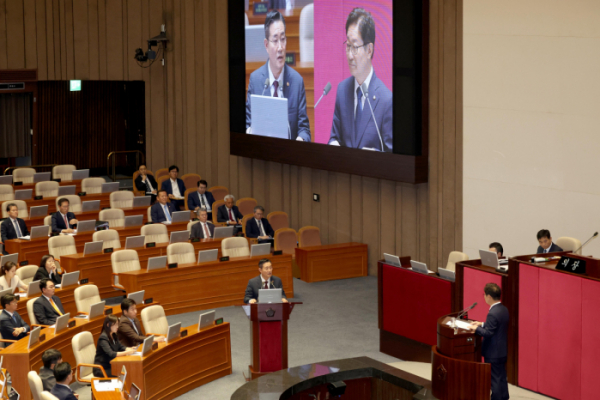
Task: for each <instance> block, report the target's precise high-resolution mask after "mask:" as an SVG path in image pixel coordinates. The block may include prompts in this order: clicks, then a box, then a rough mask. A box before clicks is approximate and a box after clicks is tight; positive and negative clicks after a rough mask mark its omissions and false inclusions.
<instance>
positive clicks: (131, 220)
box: [125, 199, 144, 228]
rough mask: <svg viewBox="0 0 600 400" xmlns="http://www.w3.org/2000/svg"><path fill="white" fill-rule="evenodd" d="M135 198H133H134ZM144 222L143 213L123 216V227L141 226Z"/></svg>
mask: <svg viewBox="0 0 600 400" xmlns="http://www.w3.org/2000/svg"><path fill="white" fill-rule="evenodd" d="M134 200H135V199H134ZM143 224H144V216H143V215H127V216H125V227H126V228H127V227H129V226H142V225H143Z"/></svg>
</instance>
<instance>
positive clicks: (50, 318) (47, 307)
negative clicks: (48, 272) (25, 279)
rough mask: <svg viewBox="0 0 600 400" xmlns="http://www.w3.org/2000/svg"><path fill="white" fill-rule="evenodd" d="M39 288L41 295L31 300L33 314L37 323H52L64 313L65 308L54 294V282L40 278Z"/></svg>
mask: <svg viewBox="0 0 600 400" xmlns="http://www.w3.org/2000/svg"><path fill="white" fill-rule="evenodd" d="M40 290H41V291H42V295H41V296H40V297H38V298H37V300H36V301H34V302H33V314H34V315H35V319H36V320H37V323H38V324H40V325H54V323H55V322H56V319H57V318H58V317H60V316H62V315H63V314H64V313H65V309H64V307H63V305H62V303H61V302H60V299H59V298H58V296H55V295H54V291H55V290H56V289H55V287H54V282H52V281H51V280H50V279H42V280H41V281H40Z"/></svg>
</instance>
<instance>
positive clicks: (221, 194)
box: [208, 186, 229, 201]
mask: <svg viewBox="0 0 600 400" xmlns="http://www.w3.org/2000/svg"><path fill="white" fill-rule="evenodd" d="M208 191H209V192H210V193H211V194H212V195H213V197H214V198H215V201H219V200H224V199H225V196H227V195H228V194H229V189H227V188H226V187H225V186H213V187H211V188H210V189H208Z"/></svg>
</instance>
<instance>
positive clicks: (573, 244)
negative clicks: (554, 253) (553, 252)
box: [554, 236, 582, 254]
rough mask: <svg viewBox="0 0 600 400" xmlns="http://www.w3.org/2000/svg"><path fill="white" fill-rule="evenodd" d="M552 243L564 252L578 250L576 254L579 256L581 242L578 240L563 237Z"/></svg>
mask: <svg viewBox="0 0 600 400" xmlns="http://www.w3.org/2000/svg"><path fill="white" fill-rule="evenodd" d="M554 243H556V245H557V246H558V247H560V248H561V249H563V250H564V251H575V250H577V249H579V250H577V254H581V250H582V249H581V241H580V240H579V239H575V238H572V237H567V236H563V237H559V238H558V239H556V241H555V242H554Z"/></svg>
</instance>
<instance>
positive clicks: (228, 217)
mask: <svg viewBox="0 0 600 400" xmlns="http://www.w3.org/2000/svg"><path fill="white" fill-rule="evenodd" d="M224 200H225V204H223V205H222V206H221V207H219V209H218V210H217V222H226V223H227V225H236V224H241V223H242V218H244V216H243V215H242V213H241V212H240V210H239V209H238V208H237V206H235V205H234V204H233V203H234V202H235V197H234V196H233V195H232V194H228V195H227V196H225V198H224Z"/></svg>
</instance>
